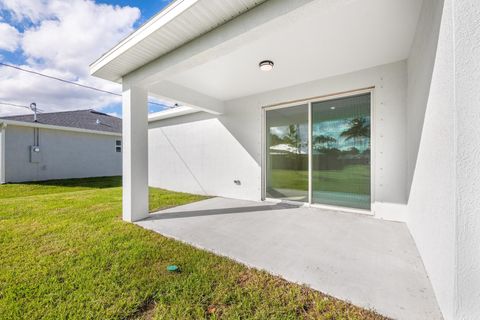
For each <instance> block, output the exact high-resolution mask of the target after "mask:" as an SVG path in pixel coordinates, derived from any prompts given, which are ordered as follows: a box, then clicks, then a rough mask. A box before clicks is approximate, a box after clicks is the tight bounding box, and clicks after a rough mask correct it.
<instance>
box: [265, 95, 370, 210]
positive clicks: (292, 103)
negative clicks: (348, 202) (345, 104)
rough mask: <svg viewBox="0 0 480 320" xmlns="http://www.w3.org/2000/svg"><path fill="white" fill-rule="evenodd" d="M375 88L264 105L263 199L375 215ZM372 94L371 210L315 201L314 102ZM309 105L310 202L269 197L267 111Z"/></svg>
mask: <svg viewBox="0 0 480 320" xmlns="http://www.w3.org/2000/svg"><path fill="white" fill-rule="evenodd" d="M374 89H375V87H368V88H363V89H356V90H350V91H344V92H339V93H332V94H327V95H323V96H318V97H313V98H307V99H301V100H295V101H290V102H285V103H278V104H275V105H270V106H264V107H262V199H263V200H267V201H272V202H290V203H294V204H298V205H300V206H307V207H314V208H323V209H332V210H339V211H344V212H355V213H363V214H369V215H373V213H374V203H375V173H376V171H375V146H376V141H375V129H376V128H375V123H376V121H375V110H374V105H375V103H374V98H375V97H374ZM367 93H368V94H370V119H371V120H370V125H371V131H370V143H371V147H370V202H371V203H370V204H371V205H370V210H365V209H357V208H350V207H340V206H333V205H327V204H318V203H313V202H312V199H313V190H312V172H313V170H312V168H313V167H312V165H313V163H312V158H313V144H312V131H313V126H312V104H313V103H316V102H322V101H328V100H334V99H339V98H346V97H353V96H357V95H362V94H367ZM304 104H307V105H308V202H296V201H290V200H281V199H275V198H268V197H267V196H266V195H267V156H268V154H267V150H266V147H267V138H266V135H267V132H266V131H267V112H268V111H271V110H276V109H283V108H288V107H294V106H299V105H304Z"/></svg>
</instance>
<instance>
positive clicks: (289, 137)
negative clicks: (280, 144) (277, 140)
mask: <svg viewBox="0 0 480 320" xmlns="http://www.w3.org/2000/svg"><path fill="white" fill-rule="evenodd" d="M283 140H284V141H285V142H286V143H287V144H288V145H290V146H291V147H292V148H294V149H295V150H296V153H297V154H299V153H300V149H301V145H302V139H301V138H300V133H299V130H298V125H295V124H291V125H289V126H288V132H287V134H286V135H285V137H284V138H283Z"/></svg>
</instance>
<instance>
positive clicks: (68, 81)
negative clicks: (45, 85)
mask: <svg viewBox="0 0 480 320" xmlns="http://www.w3.org/2000/svg"><path fill="white" fill-rule="evenodd" d="M0 65H2V66H5V67H9V68H13V69H17V70H20V71H23V72H28V73H32V74H36V75H37V76H41V77H45V78H49V79H53V80H57V81H61V82H64V83H68V84H73V85H75V86H79V87H82V88H85V89H90V90H95V91H99V92H103V93H108V94H113V95H115V96H119V97H121V96H122V95H121V94H119V93H116V92H112V91H108V90H103V89H98V88H95V87H91V86H87V85H85V84H81V83H77V82H73V81H70V80H65V79H62V78H57V77H54V76H50V75H48V74H44V73H41V72H37V71H33V70H28V69H24V68H20V67H17V66H14V65H11V64H7V63H3V62H0Z"/></svg>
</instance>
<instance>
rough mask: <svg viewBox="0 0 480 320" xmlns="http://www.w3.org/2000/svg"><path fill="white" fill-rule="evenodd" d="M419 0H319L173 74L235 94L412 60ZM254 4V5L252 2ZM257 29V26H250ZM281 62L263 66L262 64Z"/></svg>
mask: <svg viewBox="0 0 480 320" xmlns="http://www.w3.org/2000/svg"><path fill="white" fill-rule="evenodd" d="M421 4H422V2H421V1H418V0H367V1H365V0H362V1H320V0H319V1H313V2H311V3H309V4H306V5H304V6H303V7H301V8H299V9H296V10H294V11H292V12H291V13H289V14H287V15H285V16H283V17H282V18H279V21H272V22H270V23H271V24H274V25H275V26H276V27H275V28H272V29H268V28H266V26H264V27H263V28H264V29H265V31H264V32H263V33H262V34H261V36H255V37H254V38H253V39H251V41H248V42H246V43H244V44H242V45H241V46H239V47H238V48H237V49H236V50H234V51H232V52H228V53H227V54H224V55H221V56H217V57H216V58H215V59H212V60H209V61H208V62H206V63H202V64H199V65H197V66H195V67H193V68H190V69H187V70H185V71H184V72H181V73H177V74H175V75H173V76H171V77H169V79H168V81H170V82H173V83H175V84H177V85H180V86H182V87H186V88H189V89H192V90H195V91H197V92H201V93H203V94H205V95H207V96H210V97H213V98H215V99H218V100H230V99H235V98H239V97H242V96H248V95H252V94H256V93H260V92H264V91H269V90H274V89H278V88H282V87H287V86H292V85H296V84H300V83H304V82H308V81H312V80H316V79H321V78H326V77H331V76H334V75H339V74H344V73H348V72H352V71H357V70H361V69H366V68H369V67H373V66H377V65H382V64H386V63H390V62H395V61H399V60H403V59H406V58H407V57H408V55H409V51H410V48H411V45H412V41H413V37H414V34H415V29H416V25H417V20H418V16H419V12H420V8H421ZM254 10H255V9H254ZM252 32H254V31H252ZM265 59H269V60H272V61H273V62H274V63H275V67H274V69H273V71H271V72H262V71H260V70H259V68H258V63H259V62H260V61H262V60H265Z"/></svg>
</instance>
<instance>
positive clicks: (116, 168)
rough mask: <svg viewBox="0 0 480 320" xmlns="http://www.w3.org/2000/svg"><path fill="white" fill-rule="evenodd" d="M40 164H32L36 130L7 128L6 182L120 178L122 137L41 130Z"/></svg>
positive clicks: (20, 127) (12, 126)
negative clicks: (118, 145)
mask: <svg viewBox="0 0 480 320" xmlns="http://www.w3.org/2000/svg"><path fill="white" fill-rule="evenodd" d="M39 130H40V131H39V133H40V134H39V142H40V143H39V145H40V151H41V161H40V162H39V163H31V162H30V146H32V145H33V144H34V128H31V127H22V126H15V125H8V126H7V127H6V128H5V164H4V165H5V182H24V181H42V180H51V179H68V178H85V177H99V176H117V175H121V174H122V153H121V152H116V151H115V141H116V140H121V137H119V136H112V135H104V134H95V133H84V132H72V131H65V130H56V129H43V128H40V129H39Z"/></svg>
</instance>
